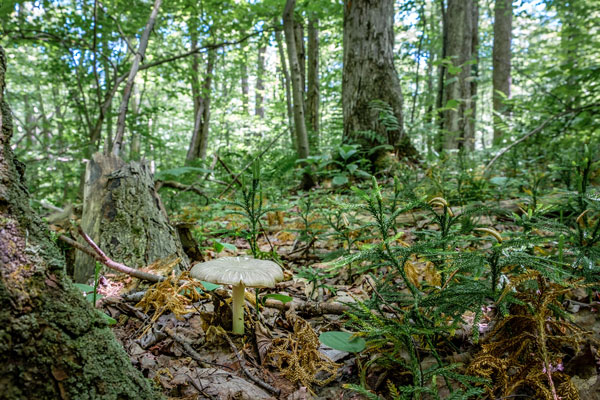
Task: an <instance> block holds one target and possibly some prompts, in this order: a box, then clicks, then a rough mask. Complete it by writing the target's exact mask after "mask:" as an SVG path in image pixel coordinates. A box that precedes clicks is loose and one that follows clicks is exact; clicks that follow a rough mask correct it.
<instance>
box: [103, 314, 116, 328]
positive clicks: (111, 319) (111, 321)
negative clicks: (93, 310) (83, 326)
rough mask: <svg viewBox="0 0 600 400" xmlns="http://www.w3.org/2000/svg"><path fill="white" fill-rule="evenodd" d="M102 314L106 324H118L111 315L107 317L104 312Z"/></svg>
mask: <svg viewBox="0 0 600 400" xmlns="http://www.w3.org/2000/svg"><path fill="white" fill-rule="evenodd" d="M101 314H102V318H104V319H105V320H106V322H108V324H109V325H116V324H117V320H116V319H114V318H113V317H111V316H110V315H106V314H104V313H103V312H101Z"/></svg>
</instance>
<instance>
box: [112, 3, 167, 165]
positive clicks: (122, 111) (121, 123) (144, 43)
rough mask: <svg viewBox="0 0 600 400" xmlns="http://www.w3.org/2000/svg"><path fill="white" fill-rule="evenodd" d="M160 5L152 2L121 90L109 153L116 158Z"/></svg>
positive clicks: (119, 152)
mask: <svg viewBox="0 0 600 400" xmlns="http://www.w3.org/2000/svg"><path fill="white" fill-rule="evenodd" d="M161 3H162V0H154V6H153V7H152V12H151V13H150V18H148V22H147V23H146V28H145V29H144V33H143V34H142V37H141V39H140V45H139V48H138V51H137V53H136V54H135V57H134V58H133V64H132V65H131V69H130V70H129V76H128V77H127V83H126V84H125V89H124V90H123V99H122V100H121V105H120V107H119V118H118V119H117V133H116V136H115V141H114V143H113V148H112V151H111V152H112V154H114V155H117V156H118V155H119V154H121V146H122V145H123V135H124V133H125V117H126V116H127V108H128V106H129V98H130V97H131V90H132V89H133V84H134V82H135V76H136V75H137V72H138V70H139V69H140V63H141V62H142V59H143V58H144V55H145V54H146V48H147V47H148V40H149V39H150V32H152V28H153V27H154V23H155V22H156V17H157V16H158V9H159V8H160V5H161Z"/></svg>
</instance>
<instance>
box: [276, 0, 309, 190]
mask: <svg viewBox="0 0 600 400" xmlns="http://www.w3.org/2000/svg"><path fill="white" fill-rule="evenodd" d="M295 6H296V0H287V2H286V4H285V9H284V12H283V27H284V30H285V41H286V45H287V51H288V58H289V61H290V69H291V72H292V74H291V75H292V95H293V99H294V128H295V131H296V150H297V153H298V157H299V158H301V159H306V158H308V156H309V153H310V152H309V147H308V135H307V133H306V124H305V121H304V107H303V103H304V101H303V98H302V87H301V86H302V76H301V73H300V64H299V63H298V55H297V53H296V43H295V38H294V7H295ZM303 167H304V168H305V169H304V173H303V175H302V187H303V189H310V188H311V187H313V186H314V185H315V181H314V178H313V177H312V174H311V173H310V172H309V171H307V170H306V168H308V167H307V166H304V165H303Z"/></svg>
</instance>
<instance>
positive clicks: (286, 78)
mask: <svg viewBox="0 0 600 400" xmlns="http://www.w3.org/2000/svg"><path fill="white" fill-rule="evenodd" d="M277 23H278V22H277ZM275 40H276V42H277V49H278V51H279V62H280V64H281V72H282V73H283V86H284V87H285V106H286V110H287V117H288V127H289V129H290V138H291V143H292V145H293V146H294V148H296V134H295V129H294V112H293V110H292V88H291V79H290V73H289V71H288V67H287V61H286V57H285V49H284V47H283V38H282V37H281V29H276V30H275Z"/></svg>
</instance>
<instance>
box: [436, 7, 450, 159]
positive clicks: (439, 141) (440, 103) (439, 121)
mask: <svg viewBox="0 0 600 400" xmlns="http://www.w3.org/2000/svg"><path fill="white" fill-rule="evenodd" d="M438 4H439V5H440V15H441V19H440V22H441V24H442V51H441V53H440V60H442V61H443V60H445V59H446V57H447V56H448V9H447V7H446V3H445V0H439V3H438ZM445 78H446V65H445V64H444V63H443V62H441V63H440V64H439V67H438V87H437V94H436V102H435V105H436V110H437V112H436V125H437V126H438V128H439V134H438V135H437V136H436V140H435V149H436V150H437V151H438V152H439V151H442V148H443V143H444V112H443V111H441V110H442V107H444V94H445V93H446V89H445Z"/></svg>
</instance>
